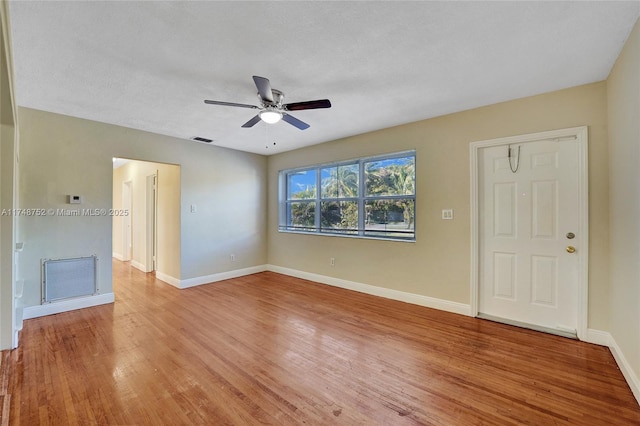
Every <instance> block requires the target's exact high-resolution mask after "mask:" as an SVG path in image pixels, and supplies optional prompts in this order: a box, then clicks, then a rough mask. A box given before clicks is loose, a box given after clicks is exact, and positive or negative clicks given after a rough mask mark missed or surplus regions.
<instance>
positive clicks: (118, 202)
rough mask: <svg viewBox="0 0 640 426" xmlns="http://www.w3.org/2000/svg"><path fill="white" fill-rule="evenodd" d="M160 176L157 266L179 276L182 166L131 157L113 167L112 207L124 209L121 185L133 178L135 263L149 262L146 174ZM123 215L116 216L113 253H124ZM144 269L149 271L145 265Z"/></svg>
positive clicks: (116, 254) (131, 212) (158, 181)
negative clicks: (124, 162) (115, 167)
mask: <svg viewBox="0 0 640 426" xmlns="http://www.w3.org/2000/svg"><path fill="white" fill-rule="evenodd" d="M154 174H155V175H156V176H157V198H158V201H157V225H156V227H157V239H158V240H157V243H156V245H157V253H156V270H157V271H158V272H159V273H161V274H164V275H169V276H170V277H173V278H176V279H177V278H178V277H180V166H176V165H172V164H162V163H150V162H147V161H131V162H129V163H127V164H125V165H123V166H121V167H118V168H117V169H115V170H114V171H113V208H114V209H115V210H122V209H123V197H122V186H123V184H124V183H125V182H131V187H132V188H131V189H132V195H133V196H132V206H131V208H130V209H129V211H128V214H129V215H130V218H131V222H132V231H133V235H132V247H133V254H132V259H131V260H132V264H133V265H134V266H136V265H138V266H140V265H145V264H146V262H147V255H148V253H147V251H148V250H150V247H148V244H147V177H148V176H150V175H154ZM124 223H125V222H124V217H123V216H114V217H113V246H112V247H113V253H114V256H115V257H116V258H120V259H121V258H122V257H123V255H124V242H123V236H124V229H123V226H124ZM143 270H144V271H145V272H149V271H147V270H145V269H143Z"/></svg>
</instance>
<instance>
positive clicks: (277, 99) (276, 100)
mask: <svg viewBox="0 0 640 426" xmlns="http://www.w3.org/2000/svg"><path fill="white" fill-rule="evenodd" d="M271 93H272V94H273V103H271V102H269V101H266V100H264V99H262V96H260V93H259V92H258V99H260V103H261V104H262V106H263V107H265V108H266V107H269V106H273V107H276V108H278V109H280V108H282V101H283V100H284V93H282V92H281V91H279V90H276V89H271Z"/></svg>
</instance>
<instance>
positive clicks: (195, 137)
mask: <svg viewBox="0 0 640 426" xmlns="http://www.w3.org/2000/svg"><path fill="white" fill-rule="evenodd" d="M191 140H194V141H198V142H205V143H211V142H213V139H207V138H201V137H200V136H194V137H192V138H191Z"/></svg>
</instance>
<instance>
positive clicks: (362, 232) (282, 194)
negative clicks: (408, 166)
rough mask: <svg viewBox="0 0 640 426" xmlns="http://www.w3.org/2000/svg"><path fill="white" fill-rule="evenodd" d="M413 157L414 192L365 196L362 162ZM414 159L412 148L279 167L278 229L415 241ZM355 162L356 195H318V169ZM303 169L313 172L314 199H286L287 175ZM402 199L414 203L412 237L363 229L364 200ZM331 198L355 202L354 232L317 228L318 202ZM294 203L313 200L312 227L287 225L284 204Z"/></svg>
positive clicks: (319, 173) (319, 208) (415, 175)
mask: <svg viewBox="0 0 640 426" xmlns="http://www.w3.org/2000/svg"><path fill="white" fill-rule="evenodd" d="M406 157H413V158H414V193H413V194H412V195H379V196H378V195H376V196H366V194H365V182H366V181H365V167H364V165H365V164H366V163H370V162H375V161H385V160H393V159H398V158H406ZM416 163H417V161H416V151H415V150H411V151H402V152H395V153H390V154H385V155H378V156H373V157H363V158H358V159H351V160H346V161H339V162H332V163H323V164H315V165H310V166H304V167H297V168H291V169H285V170H280V171H279V172H278V183H279V199H278V231H279V232H285V233H294V234H310V235H323V236H338V237H347V238H365V239H374V240H388V241H401V242H415V241H416V235H417V234H416V232H417V229H416V228H417V217H418V215H417V206H416V193H417V170H416V169H417V164H416ZM353 164H356V165H358V196H357V197H342V198H340V197H338V198H322V194H321V191H322V188H321V183H322V178H321V173H322V169H325V168H331V167H340V166H348V165H353ZM305 171H315V173H316V188H315V192H316V195H315V198H309V199H295V200H294V199H291V200H290V199H288V188H287V183H288V182H287V176H288V175H290V174H292V173H299V172H305ZM398 199H401V200H405V199H409V200H411V201H413V206H414V212H413V213H414V214H413V236H412V237H402V236H376V235H367V232H369V233H372V232H375V231H371V230H366V229H365V215H364V214H363V212H364V211H365V203H366V202H368V201H376V200H398ZM331 201H337V202H340V201H352V202H353V201H355V202H357V205H358V229H357V230H356V231H357V233H347V232H344V231H343V232H341V231H340V229H332V230H329V229H327V228H322V227H321V203H322V202H331ZM294 202H296V203H298V202H309V203H315V204H316V209H315V215H314V227H313V229H311V228H301V229H294V228H292V227H290V226H289V225H288V224H287V220H288V217H287V216H288V215H287V211H288V208H287V207H288V205H290V204H292V203H294Z"/></svg>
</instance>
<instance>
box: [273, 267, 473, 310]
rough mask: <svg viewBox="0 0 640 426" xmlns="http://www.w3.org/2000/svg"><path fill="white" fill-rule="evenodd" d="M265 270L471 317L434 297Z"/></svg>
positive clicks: (277, 269) (457, 305)
mask: <svg viewBox="0 0 640 426" xmlns="http://www.w3.org/2000/svg"><path fill="white" fill-rule="evenodd" d="M267 270H268V271H271V272H277V273H278V274H284V275H290V276H292V277H296V278H301V279H304V280H309V281H315V282H318V283H322V284H327V285H331V286H334V287H340V288H344V289H347V290H353V291H357V292H360V293H366V294H371V295H373V296H380V297H384V298H387V299H392V300H399V301H401V302H406V303H411V304H414V305H420V306H425V307H427V308H434V309H439V310H441V311H446V312H452V313H454V314H460V315H466V316H471V306H470V305H468V304H464V303H458V302H451V301H449V300H443V299H436V298H435V297H429V296H423V295H420V294H414V293H407V292H404V291H399V290H391V289H388V288H384V287H376V286H373V285H370V284H362V283H358V282H355V281H347V280H343V279H340V278H333V277H328V276H326V275H319V274H313V273H310V272H304V271H299V270H296V269H289V268H283V267H281V266H276V265H267Z"/></svg>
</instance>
